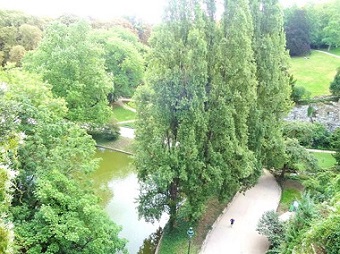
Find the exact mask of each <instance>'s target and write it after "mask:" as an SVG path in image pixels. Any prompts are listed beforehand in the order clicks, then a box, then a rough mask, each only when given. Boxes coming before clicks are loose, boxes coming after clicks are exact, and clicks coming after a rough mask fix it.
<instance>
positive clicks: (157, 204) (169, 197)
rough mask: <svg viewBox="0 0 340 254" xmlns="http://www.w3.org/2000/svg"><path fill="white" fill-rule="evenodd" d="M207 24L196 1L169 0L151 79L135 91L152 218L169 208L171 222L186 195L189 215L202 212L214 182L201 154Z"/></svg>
mask: <svg viewBox="0 0 340 254" xmlns="http://www.w3.org/2000/svg"><path fill="white" fill-rule="evenodd" d="M203 25H204V23H203V19H202V13H201V10H200V8H199V5H198V3H196V2H195V1H187V0H181V1H175V0H173V1H170V2H169V8H168V9H167V13H166V17H165V20H164V23H163V24H162V25H161V26H160V27H159V28H158V29H157V30H156V32H155V34H154V36H153V38H152V39H151V41H150V44H151V46H152V49H151V55H150V58H149V65H148V67H149V69H148V76H147V77H148V79H147V81H148V84H147V85H146V86H145V87H142V88H141V89H140V91H139V95H138V96H137V105H138V110H137V111H138V112H139V114H138V121H137V131H136V142H137V151H136V167H137V170H138V178H139V181H140V182H141V185H142V189H141V193H140V197H139V212H140V214H141V215H143V216H144V217H146V218H147V219H149V220H154V219H159V218H160V216H161V214H162V212H168V213H169V215H170V225H171V226H174V225H175V222H176V216H177V211H178V209H179V207H180V204H182V203H183V201H184V200H186V204H185V206H186V207H187V209H188V211H189V215H190V216H189V217H190V218H191V219H195V218H197V217H198V216H199V215H200V213H201V212H202V209H203V201H202V200H204V197H205V196H206V195H207V193H206V192H205V190H206V189H207V188H208V187H210V186H211V184H212V178H211V174H213V173H212V172H210V171H209V169H208V168H207V167H206V166H205V164H204V162H203V158H202V154H203V149H202V146H203V144H202V141H203V138H204V135H205V132H206V128H207V127H206V123H205V120H204V102H205V100H206V96H205V84H206V78H207V74H206V73H207V62H206V54H207V45H206V42H205V35H204V30H203ZM142 109H143V110H142Z"/></svg>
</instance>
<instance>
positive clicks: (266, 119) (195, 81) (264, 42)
mask: <svg viewBox="0 0 340 254" xmlns="http://www.w3.org/2000/svg"><path fill="white" fill-rule="evenodd" d="M252 4H253V5H250V4H249V2H248V1H246V0H242V1H236V0H233V1H224V13H223V15H222V21H221V22H220V23H217V22H216V19H215V18H216V3H215V1H214V0H210V1H191V0H187V1H184V0H183V1H182V0H181V1H179V0H172V1H170V2H169V6H168V8H167V11H166V13H165V17H164V20H163V23H162V25H161V26H160V27H159V28H158V29H157V30H156V31H155V33H154V35H153V37H152V38H151V40H150V46H151V50H150V55H149V57H148V59H149V61H148V72H147V75H146V76H147V80H146V81H147V84H146V85H145V86H142V87H141V88H140V89H139V92H138V95H137V96H136V100H137V107H138V110H137V112H138V120H137V130H136V143H137V144H136V147H137V151H136V160H135V163H136V167H137V170H138V178H139V181H140V183H141V185H142V189H141V192H140V197H139V202H140V203H139V212H140V215H142V216H144V217H146V218H147V219H150V220H154V219H159V218H160V215H161V214H162V212H167V213H169V214H170V225H171V226H174V225H175V222H176V216H177V212H178V210H179V209H182V211H185V214H186V215H187V216H188V219H189V220H196V219H198V218H199V216H200V215H201V214H202V212H203V211H204V204H205V201H206V200H207V198H208V197H209V196H218V197H219V198H221V199H225V198H230V197H232V196H233V195H234V194H235V192H236V191H238V190H239V189H246V188H248V187H250V186H252V185H253V184H255V183H256V181H257V178H258V176H259V175H260V174H261V171H262V165H266V166H267V165H268V166H272V165H279V164H280V163H279V160H280V158H281V157H282V155H283V154H284V152H285V151H284V143H283V138H282V132H281V120H282V117H283V116H284V114H285V112H287V110H288V109H289V106H290V104H289V95H290V93H289V78H288V73H287V72H286V65H287V54H286V52H285V38H284V35H283V27H282V25H283V24H282V15H281V12H280V9H279V7H278V3H277V2H276V1H274V2H273V1H256V4H255V3H252ZM260 6H263V9H261V8H260ZM267 19H269V20H267ZM254 59H255V61H254ZM269 160H272V161H269Z"/></svg>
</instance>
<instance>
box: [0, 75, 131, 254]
mask: <svg viewBox="0 0 340 254" xmlns="http://www.w3.org/2000/svg"><path fill="white" fill-rule="evenodd" d="M14 74H15V75H14ZM0 78H1V79H0V80H5V81H11V82H10V83H9V84H8V85H7V86H8V91H7V92H6V93H5V96H4V102H5V103H13V104H14V106H15V107H13V109H15V111H14V112H15V114H14V116H13V117H14V118H15V119H16V120H15V122H16V123H17V124H18V131H19V132H25V140H24V143H23V144H21V145H20V146H19V149H18V152H17V161H16V160H13V159H12V158H11V157H10V162H11V165H13V167H15V168H16V170H17V171H18V175H17V176H16V178H15V181H13V183H14V184H15V188H13V192H12V193H13V199H12V202H11V207H10V208H9V212H10V218H11V219H12V221H13V224H14V226H15V227H14V231H15V235H16V238H15V242H14V243H15V246H14V247H15V250H16V252H18V253H22V252H25V253H66V252H67V253H117V252H120V251H123V252H124V248H125V247H124V246H125V241H124V240H121V239H119V237H118V233H119V231H120V228H119V227H118V226H116V225H115V224H114V223H113V222H111V221H110V219H109V218H108V217H107V215H106V214H105V212H104V211H102V209H101V208H100V206H99V204H98V198H97V197H95V196H94V195H93V193H92V192H91V191H90V190H91V189H92V188H91V186H90V185H89V183H88V182H87V181H86V180H85V179H86V177H87V173H88V172H91V171H93V170H94V169H95V168H96V167H97V161H96V160H94V159H92V158H93V156H94V152H95V147H94V141H93V140H92V139H91V137H90V136H88V135H87V134H86V132H85V131H84V130H83V129H80V127H79V126H77V125H76V124H74V123H71V122H67V121H65V120H64V119H63V117H64V116H65V114H66V111H67V108H66V105H65V102H64V100H62V99H58V98H54V97H53V95H52V92H51V87H50V86H49V85H46V84H44V83H42V82H41V81H40V80H39V78H37V77H36V76H31V75H28V74H27V73H24V72H23V73H21V72H19V71H18V70H15V71H14V73H12V72H10V73H2V72H1V73H0ZM23 80H24V81H25V82H22V81H23ZM1 102H2V103H3V100H1ZM0 113H1V117H5V116H6V115H5V113H7V111H5V112H3V111H0ZM0 129H2V128H0ZM1 180H2V179H1ZM1 233H2V231H1ZM1 244H2V243H1ZM1 247H2V246H1Z"/></svg>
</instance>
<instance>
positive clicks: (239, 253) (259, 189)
mask: <svg viewBox="0 0 340 254" xmlns="http://www.w3.org/2000/svg"><path fill="white" fill-rule="evenodd" d="M280 196H281V189H280V187H279V186H278V184H277V182H276V181H275V179H274V177H273V176H272V175H271V174H270V173H269V172H268V171H265V172H264V174H263V175H262V176H261V177H260V179H259V182H258V184H257V185H255V186H254V187H253V188H252V189H250V190H248V191H247V192H246V193H245V194H240V193H238V194H236V196H235V197H234V199H233V201H232V202H231V203H230V204H229V206H228V207H227V208H226V209H225V210H224V211H223V213H222V215H221V216H220V217H219V218H218V219H217V221H216V222H215V224H214V225H213V229H212V230H211V231H210V233H209V234H208V236H207V238H206V240H205V243H204V244H203V246H202V249H201V252H200V253H201V254H220V253H221V254H222V253H228V254H263V253H266V251H267V250H268V247H269V242H268V240H267V238H266V237H264V236H261V235H259V234H258V233H257V232H256V226H257V223H258V221H259V219H260V218H261V216H262V214H263V213H264V212H266V211H269V210H276V208H277V206H278V204H279V201H280ZM231 218H234V219H235V223H234V225H233V227H230V219H231Z"/></svg>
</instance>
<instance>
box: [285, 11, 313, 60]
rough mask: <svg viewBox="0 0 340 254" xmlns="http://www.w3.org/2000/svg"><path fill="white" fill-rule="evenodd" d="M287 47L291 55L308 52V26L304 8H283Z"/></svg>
mask: <svg viewBox="0 0 340 254" xmlns="http://www.w3.org/2000/svg"><path fill="white" fill-rule="evenodd" d="M284 28H285V32H286V38H287V49H288V50H289V54H290V55H291V56H304V55H308V54H310V27H309V22H308V18H307V13H306V10H304V9H299V8H297V7H296V6H294V7H291V8H290V9H286V10H285V25H284Z"/></svg>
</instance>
